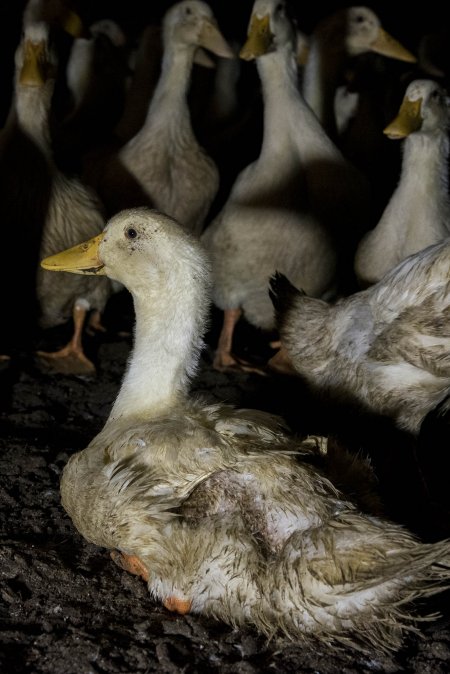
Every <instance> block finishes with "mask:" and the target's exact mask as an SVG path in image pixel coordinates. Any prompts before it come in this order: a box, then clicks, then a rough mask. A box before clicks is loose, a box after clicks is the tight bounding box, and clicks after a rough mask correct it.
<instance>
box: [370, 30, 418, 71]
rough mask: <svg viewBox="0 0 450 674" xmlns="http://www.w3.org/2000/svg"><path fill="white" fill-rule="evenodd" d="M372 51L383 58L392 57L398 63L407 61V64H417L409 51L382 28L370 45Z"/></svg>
mask: <svg viewBox="0 0 450 674" xmlns="http://www.w3.org/2000/svg"><path fill="white" fill-rule="evenodd" d="M370 49H371V51H373V52H376V53H377V54H382V55H383V56H390V57H391V58H393V59H397V60H398V61H406V62H407V63H416V61H417V59H416V57H415V56H414V54H412V53H411V52H410V51H408V49H405V47H404V46H403V45H402V44H400V42H398V41H397V40H396V39H395V38H393V37H392V36H391V35H389V33H386V31H385V30H383V28H380V29H379V31H378V35H377V37H376V38H375V40H374V41H373V42H372V44H371V45H370Z"/></svg>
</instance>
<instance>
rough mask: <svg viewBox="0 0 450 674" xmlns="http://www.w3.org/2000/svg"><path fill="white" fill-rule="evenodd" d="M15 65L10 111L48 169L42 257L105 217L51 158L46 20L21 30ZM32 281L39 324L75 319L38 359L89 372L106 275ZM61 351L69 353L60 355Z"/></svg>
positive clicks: (40, 275) (52, 71) (51, 74)
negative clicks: (63, 343)
mask: <svg viewBox="0 0 450 674" xmlns="http://www.w3.org/2000/svg"><path fill="white" fill-rule="evenodd" d="M16 67H17V74H16V86H15V102H14V110H15V115H16V116H17V123H18V125H19V127H20V129H21V131H22V133H24V134H25V135H26V136H27V137H28V138H29V139H30V140H31V141H32V143H34V145H35V146H36V147H37V148H38V150H39V152H40V155H41V157H42V159H43V161H44V163H45V165H46V169H47V170H48V173H49V181H50V184H49V194H48V201H47V203H46V209H45V211H42V212H41V216H42V222H41V232H40V237H41V238H40V244H39V247H40V255H41V256H46V255H50V254H51V253H53V252H55V251H56V250H58V249H60V248H61V247H67V246H70V245H72V244H73V243H74V242H75V241H77V240H79V239H80V238H82V237H86V236H89V235H93V234H95V233H96V232H99V231H101V230H102V229H103V226H104V218H103V213H102V210H101V205H100V202H99V201H98V199H97V197H96V195H95V194H94V193H93V192H91V191H90V190H89V189H88V188H87V187H86V186H85V185H83V184H82V183H81V182H80V181H79V180H77V179H76V178H71V177H68V176H66V175H64V174H63V173H62V172H61V171H59V170H58V169H57V167H56V166H55V164H54V162H53V157H52V148H51V143H50V131H49V115H50V109H51V98H52V93H53V86H54V81H55V77H56V58H55V55H54V54H53V53H52V51H51V49H50V47H49V44H48V32H47V27H46V26H45V24H43V23H39V24H34V25H30V26H28V27H27V28H26V29H25V32H24V38H23V40H22V42H21V44H20V45H19V48H18V50H17V53H16ZM36 169H37V170H39V169H38V167H36ZM17 208H20V204H18V205H17ZM23 226H24V227H26V226H27V223H25V222H24V223H23ZM36 284H37V286H36V287H37V291H36V292H37V298H38V301H39V308H40V323H41V326H42V327H43V328H48V327H52V326H55V325H58V324H61V323H64V322H67V321H68V320H70V318H71V317H73V318H74V322H75V328H74V337H73V340H72V341H71V343H70V345H68V347H66V349H67V353H66V352H65V351H64V350H63V351H62V352H57V353H58V356H60V357H56V354H51V353H50V354H46V353H44V352H40V353H39V360H40V361H41V362H42V364H45V365H46V367H50V368H51V369H54V370H56V371H58V370H62V371H68V372H69V371H71V372H73V373H76V374H86V373H92V372H93V371H95V368H94V365H93V364H92V363H91V361H89V360H88V359H87V358H86V357H85V355H84V353H83V350H82V346H81V330H82V327H83V323H84V317H85V316H86V315H87V313H88V312H89V311H90V310H95V311H97V312H102V311H103V309H104V307H105V305H106V302H107V299H108V297H109V295H110V292H111V285H110V282H109V280H108V279H83V278H82V277H76V276H69V275H63V276H60V277H56V278H55V277H54V276H52V275H51V274H48V273H47V272H45V271H44V270H43V269H42V268H41V267H39V266H38V268H37V278H36ZM63 355H64V356H67V357H66V358H63V357H62V356H63Z"/></svg>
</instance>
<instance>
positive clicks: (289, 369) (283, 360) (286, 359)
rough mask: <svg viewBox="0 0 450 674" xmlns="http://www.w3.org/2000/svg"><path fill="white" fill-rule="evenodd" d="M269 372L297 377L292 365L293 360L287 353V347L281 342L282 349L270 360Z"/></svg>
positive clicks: (268, 364)
mask: <svg viewBox="0 0 450 674" xmlns="http://www.w3.org/2000/svg"><path fill="white" fill-rule="evenodd" d="M267 367H268V369H269V370H272V371H273V372H278V373H279V374H289V375H295V376H297V375H298V373H297V372H296V370H295V368H294V366H293V365H292V361H291V358H290V356H289V354H288V352H287V351H286V349H285V347H284V346H283V345H282V344H281V342H280V348H279V350H278V351H277V352H276V354H275V355H273V356H272V358H270V359H269V361H268V363H267Z"/></svg>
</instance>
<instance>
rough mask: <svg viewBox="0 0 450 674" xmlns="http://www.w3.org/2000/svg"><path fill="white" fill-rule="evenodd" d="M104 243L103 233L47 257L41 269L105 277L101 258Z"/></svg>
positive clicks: (42, 262)
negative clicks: (101, 245)
mask: <svg viewBox="0 0 450 674" xmlns="http://www.w3.org/2000/svg"><path fill="white" fill-rule="evenodd" d="M102 241H103V232H102V233H101V234H98V236H94V238H93V239H89V241H85V242H84V243H80V244H78V245H77V246H73V248H68V249H67V250H64V251H62V252H61V253H57V254H56V255H51V256H50V257H46V258H45V259H44V260H42V261H41V267H43V269H48V270H49V271H68V272H71V273H72V274H91V275H93V274H94V275H97V276H98V275H102V276H105V271H104V265H103V262H101V261H100V258H99V246H100V244H101V242H102Z"/></svg>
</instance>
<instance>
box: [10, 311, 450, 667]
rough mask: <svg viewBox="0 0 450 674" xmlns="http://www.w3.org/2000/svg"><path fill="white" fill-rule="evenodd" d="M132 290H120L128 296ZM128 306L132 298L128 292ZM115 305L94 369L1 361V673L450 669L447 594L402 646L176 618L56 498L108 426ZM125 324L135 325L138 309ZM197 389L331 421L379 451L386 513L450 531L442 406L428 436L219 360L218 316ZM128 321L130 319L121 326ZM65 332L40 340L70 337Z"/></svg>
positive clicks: (324, 426)
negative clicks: (307, 640)
mask: <svg viewBox="0 0 450 674" xmlns="http://www.w3.org/2000/svg"><path fill="white" fill-rule="evenodd" d="M122 299H123V298H122ZM123 306H125V307H126V306H127V300H126V299H125V304H124V305H123ZM114 311H117V307H116V308H115V309H114V307H113V308H112V309H110V313H109V320H110V323H109V325H108V316H107V317H106V323H107V326H108V328H109V329H108V332H107V333H106V334H104V335H101V336H97V337H95V338H94V337H90V338H86V340H87V341H86V347H87V350H88V352H89V353H90V354H91V356H92V357H93V359H94V360H95V362H96V364H97V368H98V374H97V377H96V378H95V379H80V378H75V377H68V376H65V377H63V376H51V375H46V374H43V373H42V372H40V371H39V370H38V369H37V368H36V366H35V362H34V360H33V358H32V357H31V356H30V355H29V354H24V355H22V356H16V358H15V359H14V360H13V361H12V362H10V363H9V364H5V363H4V364H3V365H2V366H1V367H2V371H1V373H0V375H1V384H2V413H1V416H0V429H1V433H0V465H1V467H0V532H1V541H0V544H1V546H0V577H1V584H0V598H1V599H0V625H1V630H0V671H1V672H4V673H5V674H20V673H22V672H32V673H35V674H88V673H89V674H91V673H107V674H114V673H116V672H121V673H127V674H140V673H142V674H144V673H147V674H149V673H151V672H158V673H159V674H165V673H167V674H169V673H175V672H186V673H192V672H224V673H225V672H236V673H237V672H239V673H252V672H274V673H276V672H279V673H281V672H283V673H284V672H295V673H301V672H308V673H309V672H310V673H311V674H312V673H313V672H314V673H320V674H337V673H338V672H339V674H342V673H346V674H353V673H356V672H358V673H362V672H386V673H390V674H391V673H394V672H417V673H423V674H425V673H429V674H444V672H449V671H450V595H449V593H447V594H444V595H440V596H439V597H438V598H436V599H434V600H430V601H428V602H427V603H426V604H424V606H420V607H418V608H417V610H418V612H421V611H422V612H423V611H425V612H430V611H431V612H432V611H439V612H440V614H441V617H439V618H438V619H437V620H435V621H434V622H431V623H425V624H424V626H423V628H422V634H423V636H422V637H419V636H416V635H411V636H410V637H408V638H407V640H406V642H405V645H404V647H403V648H402V650H401V651H399V652H398V653H395V654H393V655H392V656H385V655H381V654H379V653H376V652H373V653H370V654H368V655H361V654H359V653H356V652H354V651H350V650H349V651H343V652H339V653H338V652H336V653H334V654H330V653H328V652H326V650H325V649H323V650H321V649H316V650H314V651H308V650H304V649H302V648H301V647H299V646H297V645H296V644H295V643H283V642H278V641H274V642H271V643H266V641H265V639H263V638H261V637H260V636H258V635H257V634H255V633H253V632H252V631H241V630H236V631H235V630H233V629H231V628H230V627H228V626H225V625H223V624H220V623H217V622H212V621H210V620H206V619H203V618H201V617H198V616H193V615H187V616H185V617H181V616H175V615H173V614H171V613H169V612H168V611H167V610H166V609H164V608H163V607H162V606H159V605H157V604H155V603H154V602H153V601H152V600H151V599H150V597H149V596H148V593H147V590H146V587H145V585H144V583H143V582H142V581H141V580H140V579H139V578H137V577H134V576H131V575H129V574H127V573H126V572H125V571H122V570H121V569H119V568H118V567H117V566H116V565H115V564H114V563H113V562H112V561H111V559H110V556H109V552H108V551H107V550H104V549H101V548H98V547H95V546H93V545H90V544H88V543H86V542H85V541H84V540H83V539H82V538H81V537H80V536H79V535H78V533H77V532H76V530H75V529H74V527H73V526H72V523H71V521H70V520H69V518H68V517H67V515H66V514H65V512H64V510H63V509H62V507H61V505H60V500H59V478H60V474H61V470H62V468H63V466H64V465H65V463H66V461H67V460H68V458H69V456H70V455H71V454H72V453H73V452H76V451H77V450H80V449H82V448H84V447H85V446H86V445H87V444H88V442H89V441H90V440H91V438H92V437H93V436H94V434H95V433H96V432H97V431H99V430H100V428H101V427H102V425H103V423H104V421H105V419H106V417H107V415H108V413H109V410H110V406H111V404H112V402H113V400H114V398H115V395H116V393H117V391H118V388H119V385H120V381H121V377H122V374H123V371H124V367H125V363H126V359H127V356H128V354H129V351H130V348H131V338H130V337H128V336H119V335H118V330H117V329H116V326H115V325H114V320H111V316H113V315H115V314H114ZM127 311H128V313H126V312H125V314H124V316H123V318H124V324H127V322H128V323H129V325H131V322H132V315H131V314H130V311H129V308H128V310H127ZM211 325H212V328H211V331H210V333H209V334H208V337H207V342H208V343H207V348H206V349H205V352H204V355H203V358H202V362H201V369H200V372H199V375H198V377H197V378H196V380H195V382H194V385H193V389H194V390H196V391H202V392H203V393H205V394H206V395H208V396H209V397H210V398H211V399H212V400H226V401H228V402H232V403H235V404H237V405H240V406H248V407H259V408H263V409H267V410H270V411H274V412H277V413H280V414H282V415H283V416H284V417H285V418H286V419H287V420H288V421H289V423H290V424H291V426H292V427H293V429H294V431H295V432H297V433H305V432H306V433H307V432H328V433H332V434H334V436H335V437H337V438H338V439H339V440H340V441H341V442H345V443H346V445H347V446H348V447H349V449H350V450H351V451H354V452H360V453H361V454H363V455H368V456H371V457H372V465H373V467H374V471H375V474H376V477H377V489H378V490H379V493H380V496H381V497H382V499H383V503H384V508H385V512H386V515H387V516H389V517H391V518H393V519H396V520H397V521H400V522H403V523H405V524H407V525H408V526H409V527H410V528H412V529H413V530H415V531H416V533H417V534H418V535H419V536H421V537H422V538H423V539H424V540H428V541H431V540H437V539H439V538H442V537H444V536H448V535H449V533H450V518H449V517H448V514H449V508H448V495H447V493H446V492H447V485H446V481H447V476H448V471H447V469H446V454H447V453H448V450H449V447H448V437H449V436H448V434H447V419H446V418H445V417H439V416H438V414H437V413H435V414H433V415H430V418H429V419H427V423H426V424H424V427H423V432H422V434H421V437H420V438H419V440H418V441H417V442H416V441H413V440H412V439H411V438H407V437H404V436H402V435H401V434H399V433H395V432H393V431H392V429H390V428H389V425H388V424H387V423H386V422H385V421H384V420H372V419H366V418H363V417H362V416H360V415H359V414H356V413H354V412H353V411H347V410H335V409H334V408H331V407H330V406H328V405H325V404H324V403H323V402H320V403H319V402H318V401H315V400H314V399H313V397H312V396H311V395H310V394H309V393H308V391H307V390H306V388H305V387H304V385H303V384H302V383H301V382H300V381H294V380H292V379H290V378H286V377H281V376H274V375H272V376H266V377H261V376H259V375H256V374H241V373H229V374H222V373H218V372H216V371H214V370H213V369H212V366H211V358H212V346H211V345H212V344H213V343H214V339H215V337H216V332H215V318H214V316H213V320H212V324H211ZM122 327H123V325H122ZM248 331H249V329H248V328H246V326H245V325H243V326H241V328H240V332H239V333H238V344H239V343H240V344H244V342H247V340H248V338H249V337H250V338H251V340H250V341H251V343H252V344H253V346H252V349H253V351H252V352H248V350H244V349H243V347H242V351H241V355H246V356H247V357H248V356H252V357H254V358H260V359H261V360H263V359H264V357H265V356H266V355H267V354H266V351H267V348H268V347H267V344H266V341H265V340H263V339H262V338H261V336H260V335H258V334H249V332H248ZM64 337H65V334H64V330H62V331H60V332H59V333H58V332H55V333H52V335H51V336H50V337H49V335H48V334H47V335H45V336H43V338H42V342H41V343H42V344H44V345H46V344H48V342H49V341H52V340H53V342H55V344H56V343H57V342H58V340H59V341H60V342H61V341H62V339H63V338H64Z"/></svg>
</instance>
